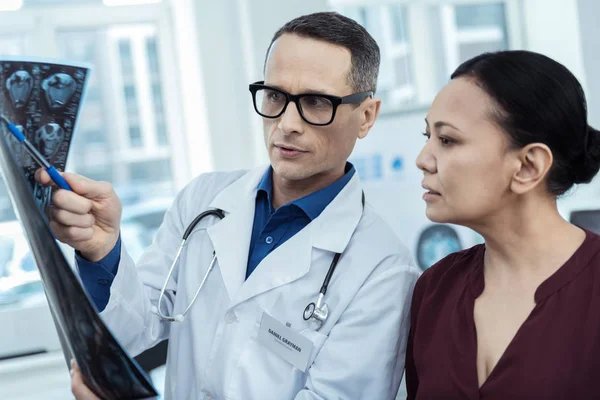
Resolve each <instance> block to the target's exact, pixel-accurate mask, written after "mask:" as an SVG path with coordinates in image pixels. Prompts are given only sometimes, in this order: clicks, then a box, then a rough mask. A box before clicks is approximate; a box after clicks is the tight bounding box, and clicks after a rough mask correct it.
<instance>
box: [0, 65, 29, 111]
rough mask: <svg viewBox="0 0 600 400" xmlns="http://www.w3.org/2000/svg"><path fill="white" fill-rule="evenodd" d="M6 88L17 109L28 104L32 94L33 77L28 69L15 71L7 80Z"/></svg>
mask: <svg viewBox="0 0 600 400" xmlns="http://www.w3.org/2000/svg"><path fill="white" fill-rule="evenodd" d="M6 89H7V90H8V94H9V97H10V100H11V102H12V104H13V107H14V108H16V109H19V108H23V107H25V106H26V105H27V102H28V101H29V96H31V90H32V89H33V78H32V77H31V75H30V74H29V72H27V71H24V70H19V71H15V72H13V74H12V75H11V76H10V77H9V78H8V79H7V80H6Z"/></svg>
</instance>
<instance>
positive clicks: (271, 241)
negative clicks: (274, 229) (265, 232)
mask: <svg viewBox="0 0 600 400" xmlns="http://www.w3.org/2000/svg"><path fill="white" fill-rule="evenodd" d="M265 242H267V244H271V243H273V238H272V237H271V236H267V238H266V239H265Z"/></svg>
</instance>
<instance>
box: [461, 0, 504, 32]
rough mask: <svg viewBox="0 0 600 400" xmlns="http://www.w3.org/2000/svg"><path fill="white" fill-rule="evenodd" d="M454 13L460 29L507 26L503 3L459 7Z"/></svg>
mask: <svg viewBox="0 0 600 400" xmlns="http://www.w3.org/2000/svg"><path fill="white" fill-rule="evenodd" d="M454 12H455V14H456V26H457V27H458V29H463V28H480V27H489V26H501V27H504V26H505V25H506V20H505V11H504V4H503V3H497V4H469V5H457V6H455V7H454Z"/></svg>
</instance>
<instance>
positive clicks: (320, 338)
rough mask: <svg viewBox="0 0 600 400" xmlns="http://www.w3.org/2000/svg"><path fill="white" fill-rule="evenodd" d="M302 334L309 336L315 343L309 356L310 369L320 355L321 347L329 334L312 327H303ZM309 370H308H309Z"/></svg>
mask: <svg viewBox="0 0 600 400" xmlns="http://www.w3.org/2000/svg"><path fill="white" fill-rule="evenodd" d="M299 333H300V334H301V335H302V336H304V337H306V338H308V339H309V340H310V341H311V342H312V343H313V349H312V352H311V354H310V357H309V358H308V369H310V367H311V365H312V364H313V362H314V361H315V358H317V355H319V352H320V351H321V348H322V347H323V345H324V344H325V340H327V335H324V334H322V333H321V332H318V331H315V330H312V329H308V328H307V329H303V330H301V331H300V332H299ZM307 372H308V370H307Z"/></svg>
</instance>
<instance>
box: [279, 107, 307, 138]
mask: <svg viewBox="0 0 600 400" xmlns="http://www.w3.org/2000/svg"><path fill="white" fill-rule="evenodd" d="M277 127H278V128H279V129H280V130H281V131H282V132H283V133H285V134H291V133H299V134H301V133H303V132H304V120H303V119H302V117H301V116H300V112H299V111H298V106H297V105H296V103H294V102H293V101H290V103H289V104H288V105H287V107H286V109H285V112H284V113H283V115H282V116H281V117H280V120H279V124H278V125H277Z"/></svg>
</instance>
